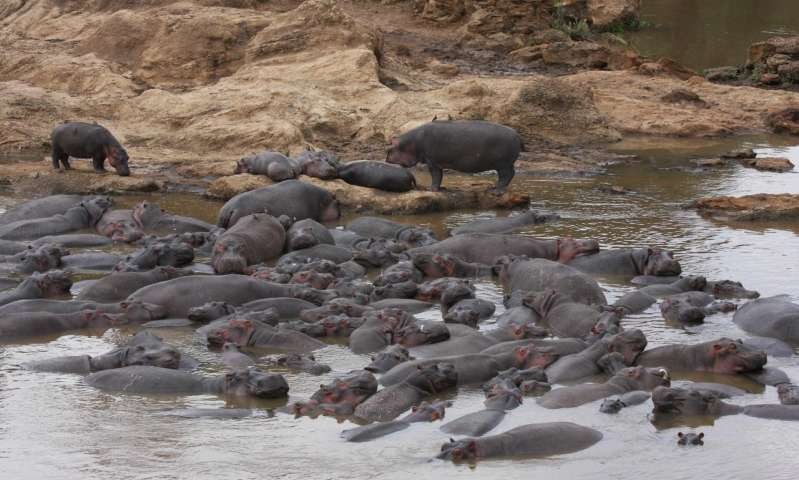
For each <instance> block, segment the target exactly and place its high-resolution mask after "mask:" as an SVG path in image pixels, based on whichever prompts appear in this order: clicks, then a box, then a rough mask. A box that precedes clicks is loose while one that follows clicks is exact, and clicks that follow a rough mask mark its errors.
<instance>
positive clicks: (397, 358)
mask: <svg viewBox="0 0 799 480" xmlns="http://www.w3.org/2000/svg"><path fill="white" fill-rule="evenodd" d="M410 360H413V357H411V355H410V354H409V353H408V350H406V349H405V348H403V347H401V346H399V345H394V346H391V347H389V348H387V349H385V350H383V351H382V352H380V353H378V354H376V355H375V356H373V357H372V363H370V364H369V365H367V366H366V367H364V370H368V371H370V372H374V373H385V372H387V371H389V370H391V369H392V368H394V367H396V366H397V365H399V364H400V363H403V362H407V361H410Z"/></svg>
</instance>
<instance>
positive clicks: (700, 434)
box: [699, 432, 705, 440]
mask: <svg viewBox="0 0 799 480" xmlns="http://www.w3.org/2000/svg"><path fill="white" fill-rule="evenodd" d="M703 438H705V432H699V439H700V440H701V439H703Z"/></svg>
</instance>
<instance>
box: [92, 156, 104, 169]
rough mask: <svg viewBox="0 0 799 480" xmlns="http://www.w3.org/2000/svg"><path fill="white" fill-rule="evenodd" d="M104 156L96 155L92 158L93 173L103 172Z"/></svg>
mask: <svg viewBox="0 0 799 480" xmlns="http://www.w3.org/2000/svg"><path fill="white" fill-rule="evenodd" d="M104 163H105V155H104V154H97V155H95V156H94V157H93V158H92V166H93V167H94V171H95V172H105V165H104Z"/></svg>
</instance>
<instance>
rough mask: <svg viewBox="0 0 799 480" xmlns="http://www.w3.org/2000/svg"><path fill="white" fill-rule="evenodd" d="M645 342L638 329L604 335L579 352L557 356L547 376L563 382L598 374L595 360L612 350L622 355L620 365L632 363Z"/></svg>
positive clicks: (551, 380)
mask: <svg viewBox="0 0 799 480" xmlns="http://www.w3.org/2000/svg"><path fill="white" fill-rule="evenodd" d="M646 343H647V342H646V337H645V336H644V334H643V332H641V331H640V330H627V331H624V332H621V333H619V334H617V335H613V336H606V337H605V338H602V339H600V340H598V341H597V342H595V343H594V344H593V345H591V346H589V347H588V348H586V349H585V350H583V351H581V352H579V353H574V354H571V355H566V356H563V357H560V358H558V359H557V360H556V361H555V362H554V363H553V364H552V365H550V366H549V367H548V368H547V370H546V372H547V377H548V378H549V381H550V382H551V383H563V382H568V381H573V380H580V379H583V378H586V377H589V376H591V375H596V374H599V373H600V372H601V370H600V368H601V367H600V366H599V365H598V364H597V362H598V361H599V359H600V358H602V357H603V356H604V355H606V354H607V353H613V352H619V353H620V354H621V355H622V362H623V363H622V365H627V366H629V365H632V364H633V363H634V362H635V358H636V357H637V356H638V355H639V354H640V353H641V352H643V351H644V349H645V348H646ZM614 373H615V372H614Z"/></svg>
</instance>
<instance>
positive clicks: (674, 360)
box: [635, 338, 766, 375]
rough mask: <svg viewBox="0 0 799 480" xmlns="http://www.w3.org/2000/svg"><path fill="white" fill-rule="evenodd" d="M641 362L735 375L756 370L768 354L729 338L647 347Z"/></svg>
mask: <svg viewBox="0 0 799 480" xmlns="http://www.w3.org/2000/svg"><path fill="white" fill-rule="evenodd" d="M635 363H636V364H637V365H643V366H646V367H664V368H668V369H669V370H670V371H674V372H693V371H704V372H715V373H725V374H729V375H733V374H736V373H746V372H754V371H758V370H760V369H762V368H763V366H764V365H765V364H766V354H765V353H763V352H761V351H758V350H754V349H752V348H750V347H747V346H746V345H744V344H743V342H741V341H740V340H738V341H735V340H732V339H729V338H720V339H718V340H714V341H710V342H703V343H697V344H694V345H664V346H661V347H655V348H652V349H650V350H645V351H644V352H642V353H641V354H640V355H638V358H637V359H636V361H635Z"/></svg>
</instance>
